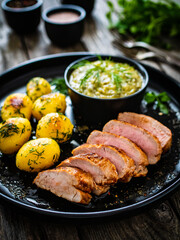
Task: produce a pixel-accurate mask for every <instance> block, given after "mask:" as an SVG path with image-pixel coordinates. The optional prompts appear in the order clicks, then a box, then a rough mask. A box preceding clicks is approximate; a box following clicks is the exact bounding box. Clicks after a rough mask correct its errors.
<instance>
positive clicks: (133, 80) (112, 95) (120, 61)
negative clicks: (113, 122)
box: [64, 55, 149, 123]
mask: <svg viewBox="0 0 180 240" xmlns="http://www.w3.org/2000/svg"><path fill="white" fill-rule="evenodd" d="M64 77H65V82H66V85H67V87H68V92H69V96H70V98H71V101H72V104H73V108H74V111H75V113H77V115H80V116H81V117H82V118H84V119H85V120H86V121H90V122H97V123H98V122H106V121H107V120H109V119H112V118H117V114H118V113H119V112H123V111H138V110H139V107H140V104H141V101H142V99H143V96H144V92H145V90H146V87H147V84H148V81H149V77H148V73H147V71H146V69H145V68H144V67H143V66H142V65H141V64H139V63H138V62H136V61H134V60H131V59H129V58H125V57H117V56H109V55H103V56H98V57H97V56H91V57H85V58H81V59H79V60H77V61H75V62H73V63H71V64H70V65H69V66H68V67H67V69H66V71H65V74H64Z"/></svg>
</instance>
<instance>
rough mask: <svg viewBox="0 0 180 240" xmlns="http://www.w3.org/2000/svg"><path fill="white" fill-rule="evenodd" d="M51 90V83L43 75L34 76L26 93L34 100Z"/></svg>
mask: <svg viewBox="0 0 180 240" xmlns="http://www.w3.org/2000/svg"><path fill="white" fill-rule="evenodd" d="M50 92H51V85H50V84H49V83H48V81H47V80H46V79H44V78H42V77H34V78H32V79H31V80H30V81H29V82H28V84H27V87H26V93H27V95H28V96H29V97H30V99H31V100H32V101H33V102H34V101H35V100H36V99H37V98H39V97H41V96H42V95H44V94H48V93H50Z"/></svg>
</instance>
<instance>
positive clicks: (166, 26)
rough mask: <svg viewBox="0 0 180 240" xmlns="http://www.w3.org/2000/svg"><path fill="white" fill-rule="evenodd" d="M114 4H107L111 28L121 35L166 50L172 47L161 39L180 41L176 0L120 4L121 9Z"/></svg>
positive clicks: (132, 0)
mask: <svg viewBox="0 0 180 240" xmlns="http://www.w3.org/2000/svg"><path fill="white" fill-rule="evenodd" d="M113 2H114V1H107V4H108V7H109V11H108V12H107V14H106V17H107V19H108V21H109V27H110V28H115V29H117V31H118V32H119V33H120V34H122V35H127V34H130V35H132V36H133V37H134V38H135V39H136V40H138V41H144V42H147V43H150V44H154V45H159V46H161V47H165V48H168V47H170V45H169V44H167V43H165V41H164V42H163V41H159V39H160V37H161V36H163V35H164V36H166V37H180V27H179V22H180V4H177V3H175V2H174V1H172V0H159V1H152V0H117V5H118V6H119V9H118V7H117V6H115V5H114V4H113ZM114 15H115V16H116V20H115V19H114ZM161 39H162V38H161Z"/></svg>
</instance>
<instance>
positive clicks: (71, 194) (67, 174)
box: [34, 167, 94, 204]
mask: <svg viewBox="0 0 180 240" xmlns="http://www.w3.org/2000/svg"><path fill="white" fill-rule="evenodd" d="M34 183H35V184H36V185H37V186H38V187H40V188H42V189H45V190H49V191H51V192H52V193H54V194H55V195H57V196H58V197H62V198H65V199H67V200H69V201H71V202H76V203H82V204H88V203H89V202H90V201H91V195H90V194H89V193H90V192H91V191H92V190H93V189H94V181H93V179H92V177H91V176H90V174H87V173H85V172H83V171H82V170H80V169H77V168H70V167H61V168H57V169H52V170H46V171H42V172H40V173H38V175H37V177H36V178H35V179H34Z"/></svg>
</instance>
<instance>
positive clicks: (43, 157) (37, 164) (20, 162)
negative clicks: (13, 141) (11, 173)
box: [16, 138, 60, 172]
mask: <svg viewBox="0 0 180 240" xmlns="http://www.w3.org/2000/svg"><path fill="white" fill-rule="evenodd" d="M59 156H60V147H59V145H58V144H57V142H56V141H54V140H53V139H50V138H39V139H35V140H31V141H29V142H27V143H25V144H24V145H23V146H22V147H21V148H20V150H19V151H18V153H17V155H16V167H17V168H19V169H20V170H23V171H26V172H39V171H41V170H43V169H47V168H49V167H51V166H53V165H54V164H55V163H56V162H57V161H58V159H59Z"/></svg>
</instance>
